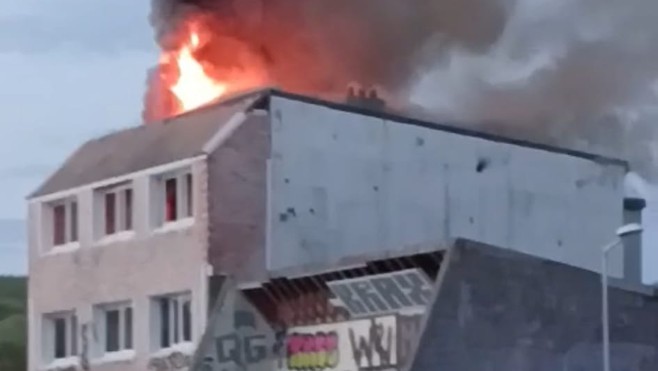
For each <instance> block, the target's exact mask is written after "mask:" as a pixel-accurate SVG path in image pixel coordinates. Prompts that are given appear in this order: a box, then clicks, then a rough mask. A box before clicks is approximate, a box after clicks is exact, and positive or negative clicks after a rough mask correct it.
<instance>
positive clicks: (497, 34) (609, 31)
mask: <svg viewBox="0 0 658 371" xmlns="http://www.w3.org/2000/svg"><path fill="white" fill-rule="evenodd" d="M152 4H153V11H152V15H151V22H152V25H153V27H154V29H155V32H156V38H157V41H158V43H159V45H160V47H161V48H162V49H163V50H169V49H171V48H175V47H176V46H177V45H178V43H179V42H180V40H177V37H178V30H179V28H180V26H181V23H183V22H185V21H186V20H187V19H189V18H190V17H202V18H203V19H204V23H205V24H207V25H208V27H209V28H210V29H211V32H212V34H213V35H214V37H213V39H212V41H211V42H210V43H209V45H207V46H206V47H205V48H204V51H203V52H202V53H201V54H200V57H201V58H202V59H203V60H204V63H206V64H207V65H211V66H212V67H213V68H214V69H218V70H223V71H225V72H226V73H231V71H236V70H240V69H245V68H246V69H249V68H250V69H258V70H260V71H262V72H263V73H264V74H266V75H267V79H268V81H269V83H271V84H274V85H278V86H280V87H281V88H283V89H286V90H290V91H294V92H299V93H304V94H311V95H320V96H324V97H329V98H330V97H332V96H338V95H342V94H344V92H345V88H346V86H347V84H349V83H350V82H353V81H358V82H360V83H362V84H365V85H371V84H374V85H378V86H381V87H383V88H384V89H385V90H386V91H387V92H389V95H391V96H392V99H394V100H396V101H398V102H403V103H406V104H407V105H408V108H409V109H410V110H413V109H418V108H420V109H421V110H422V111H423V114H430V115H431V116H432V117H433V118H435V119H444V120H449V121H453V122H468V123H473V124H470V125H473V126H475V127H477V128H478V129H480V130H495V131H503V132H504V133H505V134H506V135H512V136H517V137H524V138H528V139H532V140H537V141H542V142H547V143H551V144H558V145H562V146H568V147H571V148H576V149H582V150H590V151H596V152H598V153H602V154H607V155H613V156H619V157H623V158H627V159H629V160H631V161H632V162H633V164H634V165H635V166H636V167H638V168H639V169H640V170H642V171H643V173H644V175H652V173H653V171H652V166H653V164H654V163H655V161H656V159H657V156H658V154H657V153H656V152H657V151H656V148H657V146H658V144H657V137H658V135H657V132H658V130H656V126H655V125H654V123H653V122H654V119H656V118H658V106H657V104H656V102H657V101H658V26H655V25H654V24H655V19H658V2H656V1H655V0H624V1H617V0H460V1H450V0H331V1H328V0H232V1H231V0H196V1H194V0H187V1H185V0H152ZM158 76H160V74H159V73H158V70H157V69H154V71H152V73H151V74H150V79H149V81H150V83H149V88H150V90H149V93H148V94H147V99H146V107H145V113H146V116H149V117H157V116H158V112H159V111H161V110H162V108H161V107H162V106H163V105H164V106H166V105H167V104H168V103H167V99H165V98H163V96H162V92H161V89H160V88H158V86H159V85H158V81H159V80H160V79H159V78H158ZM165 95H166V94H165ZM159 107H160V108H159Z"/></svg>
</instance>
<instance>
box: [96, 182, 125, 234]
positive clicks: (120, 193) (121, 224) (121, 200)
mask: <svg viewBox="0 0 658 371" xmlns="http://www.w3.org/2000/svg"><path fill="white" fill-rule="evenodd" d="M128 190H130V191H131V194H132V196H131V197H132V200H131V207H132V210H131V220H130V222H131V223H130V224H131V225H130V226H128V225H127V218H126V205H127V203H126V191H128ZM111 193H114V217H115V220H114V232H113V233H108V232H107V230H106V219H105V218H106V216H107V210H106V209H105V208H106V204H105V198H106V196H107V195H108V194H111ZM95 194H96V202H95V206H96V207H95V208H94V214H95V216H96V218H95V219H96V223H95V229H96V233H95V235H96V239H98V240H101V241H105V240H111V239H113V238H114V237H117V236H126V237H129V236H131V235H132V234H133V233H134V230H135V189H134V187H133V183H132V182H125V183H121V184H118V185H113V186H110V187H105V188H102V189H98V190H96V192H95Z"/></svg>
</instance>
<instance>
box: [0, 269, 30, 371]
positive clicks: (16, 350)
mask: <svg viewBox="0 0 658 371" xmlns="http://www.w3.org/2000/svg"><path fill="white" fill-rule="evenodd" d="M26 302H27V279H26V278H25V277H5V276H0V370H2V371H24V370H26V369H27V365H26V340H27V336H26V333H27V321H26V315H25V314H26Z"/></svg>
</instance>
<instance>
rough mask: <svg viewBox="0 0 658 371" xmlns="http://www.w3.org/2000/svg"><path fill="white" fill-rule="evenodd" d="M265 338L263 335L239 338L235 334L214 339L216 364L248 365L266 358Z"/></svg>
mask: <svg viewBox="0 0 658 371" xmlns="http://www.w3.org/2000/svg"><path fill="white" fill-rule="evenodd" d="M268 348H269V347H268V344H267V337H266V336H265V335H263V334H256V335H249V336H241V335H239V334H237V333H233V334H228V335H223V336H219V337H217V338H215V353H216V356H217V358H216V359H217V362H219V363H234V364H236V365H248V364H253V363H258V362H261V361H263V360H265V359H266V358H267V356H268V353H269V352H268Z"/></svg>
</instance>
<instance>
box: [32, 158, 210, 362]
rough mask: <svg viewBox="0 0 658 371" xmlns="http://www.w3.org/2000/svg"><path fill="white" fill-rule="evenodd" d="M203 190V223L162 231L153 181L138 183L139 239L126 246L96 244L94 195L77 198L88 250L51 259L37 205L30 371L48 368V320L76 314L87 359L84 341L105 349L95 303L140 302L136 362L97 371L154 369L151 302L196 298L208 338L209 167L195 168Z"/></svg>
mask: <svg viewBox="0 0 658 371" xmlns="http://www.w3.org/2000/svg"><path fill="white" fill-rule="evenodd" d="M193 173H194V176H195V179H196V180H197V181H196V183H195V184H196V187H195V192H194V194H195V195H196V197H195V200H194V202H195V206H196V207H195V222H194V224H193V225H192V226H191V227H188V228H183V229H177V230H171V231H167V232H164V231H162V232H154V231H153V230H152V229H151V228H150V226H149V223H150V221H149V218H148V214H147V210H149V202H150V199H151V198H150V196H149V193H148V190H149V186H150V181H149V176H148V175H145V174H141V175H136V177H135V178H134V198H133V199H134V205H135V206H134V209H135V215H134V225H135V235H134V236H133V237H132V238H130V239H127V240H125V241H121V242H114V243H110V244H107V245H103V246H97V245H94V240H93V237H92V228H91V223H92V203H93V191H92V189H91V188H82V189H80V190H77V191H75V192H76V193H77V194H78V195H79V198H78V205H79V206H78V208H79V215H80V226H79V231H80V232H79V234H80V246H79V248H77V249H76V250H74V251H69V252H61V253H58V254H54V255H43V254H42V251H41V246H39V233H40V227H41V224H40V219H41V217H40V216H41V210H42V209H41V204H40V203H39V202H38V201H32V202H30V204H29V228H30V233H29V238H30V250H29V271H30V279H29V370H30V371H33V370H37V369H39V368H40V367H42V360H41V359H42V356H41V354H42V349H41V334H42V333H41V326H42V316H43V314H45V313H51V312H57V311H68V310H75V311H76V314H77V316H78V323H79V324H80V325H86V327H87V328H88V332H87V333H86V334H85V335H86V336H85V335H83V334H79V339H78V344H79V351H80V352H81V358H82V357H85V354H84V351H83V349H84V346H83V343H84V341H83V340H82V339H83V338H85V337H86V338H87V339H89V340H88V341H89V343H88V344H87V345H88V347H87V349H91V348H92V347H94V346H95V345H97V343H96V341H97V340H98V339H95V338H94V334H95V332H94V327H93V323H92V313H93V311H92V309H93V305H95V304H103V303H111V302H118V301H128V300H130V301H132V303H133V326H134V338H133V339H134V340H133V341H134V347H135V353H136V355H135V357H133V358H132V359H130V360H128V361H123V362H106V363H103V364H97V362H99V361H100V360H99V359H94V357H93V356H92V355H91V353H90V352H89V353H88V354H87V356H88V358H89V361H90V363H91V366H92V369H93V370H97V371H113V370H116V371H131V370H140V371H143V370H146V369H148V368H147V365H148V363H149V360H150V358H151V355H152V352H151V339H150V334H151V326H150V318H151V316H150V313H149V311H150V309H149V308H150V297H151V296H154V295H161V294H169V293H176V292H182V291H191V293H192V311H193V312H192V313H193V315H192V319H193V324H192V326H193V337H200V336H201V334H202V333H203V330H204V328H205V323H206V318H207V305H208V304H207V302H206V301H207V298H206V297H207V287H206V286H207V282H208V280H207V268H206V267H207V264H206V249H205V247H206V243H207V233H206V231H207V219H206V213H207V212H206V210H205V202H200V201H201V199H202V197H204V196H203V193H202V192H203V191H204V189H205V186H204V185H203V183H204V182H205V179H206V166H205V162H203V161H200V162H197V163H196V164H195V165H193Z"/></svg>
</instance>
